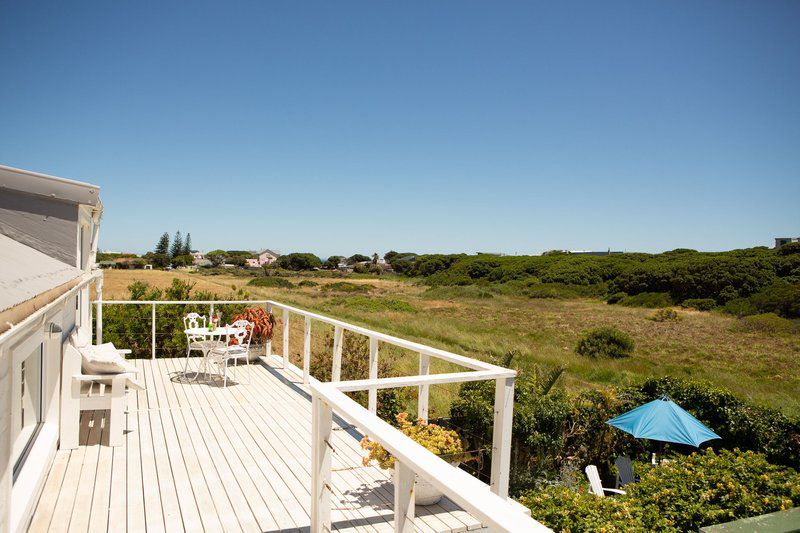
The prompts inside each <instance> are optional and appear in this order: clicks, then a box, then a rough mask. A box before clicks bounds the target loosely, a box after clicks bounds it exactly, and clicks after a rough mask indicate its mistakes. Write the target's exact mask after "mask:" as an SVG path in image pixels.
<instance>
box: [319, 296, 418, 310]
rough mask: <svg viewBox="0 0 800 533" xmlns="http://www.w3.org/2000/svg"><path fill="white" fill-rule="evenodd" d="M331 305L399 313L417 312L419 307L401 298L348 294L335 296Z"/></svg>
mask: <svg viewBox="0 0 800 533" xmlns="http://www.w3.org/2000/svg"><path fill="white" fill-rule="evenodd" d="M329 305H338V306H342V307H346V308H348V309H357V310H359V311H366V312H369V313H379V312H382V311H395V312H399V313H415V312H416V311H417V309H416V308H415V307H414V306H413V305H411V304H410V303H408V302H407V301H405V300H401V299H399V298H370V297H369V296H360V295H356V296H348V297H344V298H335V299H333V300H331V301H330V302H329Z"/></svg>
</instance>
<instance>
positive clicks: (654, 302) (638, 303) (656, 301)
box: [619, 292, 674, 309]
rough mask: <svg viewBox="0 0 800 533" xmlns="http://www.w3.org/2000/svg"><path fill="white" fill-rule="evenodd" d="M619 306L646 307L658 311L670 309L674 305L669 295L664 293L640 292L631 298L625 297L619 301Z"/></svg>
mask: <svg viewBox="0 0 800 533" xmlns="http://www.w3.org/2000/svg"><path fill="white" fill-rule="evenodd" d="M619 304H620V305H624V306H626V307H648V308H650V309H658V308H659V307H670V306H672V305H673V304H674V302H673V301H672V298H671V297H670V295H669V294H667V293H665V292H640V293H639V294H635V295H633V296H627V297H625V298H623V299H622V300H620V301H619Z"/></svg>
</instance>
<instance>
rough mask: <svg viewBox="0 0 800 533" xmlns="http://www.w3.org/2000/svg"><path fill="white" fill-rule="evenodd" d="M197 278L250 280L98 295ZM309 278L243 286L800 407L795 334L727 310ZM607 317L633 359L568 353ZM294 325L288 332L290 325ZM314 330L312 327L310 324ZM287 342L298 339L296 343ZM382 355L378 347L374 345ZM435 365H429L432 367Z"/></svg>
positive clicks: (373, 318)
mask: <svg viewBox="0 0 800 533" xmlns="http://www.w3.org/2000/svg"><path fill="white" fill-rule="evenodd" d="M174 277H180V278H183V279H186V280H189V281H192V282H194V283H196V286H195V289H196V290H206V291H212V292H215V293H218V294H220V295H227V294H229V293H230V292H231V291H232V289H234V288H240V287H245V285H246V283H247V282H248V281H249V279H250V278H247V277H238V276H234V275H219V276H204V275H199V274H193V273H185V272H163V271H142V270H109V271H106V272H105V283H104V298H106V299H112V298H126V297H127V289H126V287H127V286H128V285H129V284H130V283H131V282H132V281H134V280H142V281H146V282H148V283H151V284H152V285H155V286H159V287H165V286H167V285H169V284H170V283H171V280H172V278H174ZM288 279H290V280H291V281H292V282H293V283H297V282H299V281H300V280H312V281H314V282H315V283H317V284H318V285H317V286H313V287H295V288H290V289H280V288H261V287H245V288H246V290H247V291H248V292H249V294H250V295H251V296H252V297H254V298H258V299H262V298H271V299H274V300H277V301H281V302H285V303H289V304H293V305H297V306H299V307H303V308H305V309H309V310H314V311H317V312H320V313H323V314H326V315H329V316H335V317H337V318H341V319H344V320H347V321H349V322H353V323H356V324H360V325H364V326H368V327H370V328H372V329H376V330H378V331H383V332H387V333H390V334H393V335H397V336H400V337H404V338H408V339H412V340H415V341H419V342H423V343H426V344H429V345H431V346H436V347H439V348H443V349H447V350H450V351H453V352H456V353H461V354H465V355H469V356H472V357H476V358H483V359H488V358H492V357H499V356H502V355H503V354H505V353H506V352H508V351H509V350H518V351H519V352H520V353H521V354H522V358H521V360H520V366H522V367H523V368H524V367H530V366H531V365H534V364H540V365H547V366H550V367H552V366H556V365H563V366H565V367H566V372H565V377H564V378H562V380H563V381H562V384H564V385H565V386H566V387H567V388H569V389H572V390H576V389H580V388H584V387H596V386H601V385H612V384H613V385H625V384H629V383H632V382H635V381H638V380H641V379H643V378H645V377H650V376H664V375H672V376H677V377H685V378H697V379H703V380H708V381H711V382H714V383H717V384H719V385H722V386H724V387H726V388H729V389H731V390H732V391H734V392H735V393H736V394H738V395H739V396H741V397H743V398H746V399H749V400H751V401H753V402H756V403H759V404H763V405H769V406H772V407H777V408H780V409H782V410H784V411H785V412H786V413H787V414H793V415H797V414H800V394H798V391H799V390H800V370H798V365H797V361H798V357H799V356H800V335H791V334H788V335H787V334H783V335H779V334H770V333H764V332H742V331H741V330H740V329H739V328H737V320H738V319H736V318H733V317H730V316H726V315H722V314H718V313H709V312H695V311H688V310H683V309H678V312H679V313H680V315H681V318H682V319H681V320H680V321H678V322H655V321H653V320H651V319H650V318H651V317H652V316H653V314H654V311H653V310H651V309H640V308H628V307H621V306H615V305H607V304H605V303H603V302H601V301H598V300H591V299H576V300H556V299H530V298H527V297H519V296H511V295H499V294H494V295H491V294H487V293H485V292H482V291H480V290H476V288H475V287H467V288H459V287H454V288H447V289H435V290H432V291H428V290H426V287H424V286H419V285H416V284H413V283H410V282H407V281H403V280H398V279H376V278H370V279H348V280H346V281H347V282H349V283H353V284H368V285H371V286H372V287H371V288H369V290H368V291H366V292H359V293H343V292H340V291H335V290H323V287H324V285H325V284H329V283H332V282H336V281H342V280H335V279H330V278H313V277H311V278H310V277H302V278H299V277H298V278H288ZM294 322H295V323H294V324H292V331H293V334H292V339H293V342H292V346H291V351H292V352H293V353H299V350H300V342H301V338H302V334H301V333H300V327H301V324H300V321H299V320H297V321H294ZM601 325H614V326H617V327H619V328H620V329H623V330H625V331H627V332H629V333H630V334H631V335H632V336H633V337H634V339H635V341H636V350H635V353H634V355H633V356H632V357H630V358H627V359H621V360H591V359H586V358H583V357H580V356H578V355H576V354H575V345H576V343H577V339H578V337H579V335H580V333H581V332H582V331H585V330H586V329H589V328H591V327H595V326H601ZM295 328H297V332H296V333H295V332H294V330H295ZM315 336H316V332H315ZM295 340H296V341H297V342H295ZM382 353H383V352H382ZM391 357H392V358H393V360H394V365H395V366H396V367H398V371H412V370H413V369H414V367H415V365H416V357H415V356H414V354H406V355H405V356H404V354H401V353H391ZM435 370H436V369H435ZM450 394H452V390H450V391H442V392H441V393H437V395H436V399H435V400H434V408H436V409H437V410H443V409H445V408H446V406H447V403H448V400H447V398H448V397H449V395H450Z"/></svg>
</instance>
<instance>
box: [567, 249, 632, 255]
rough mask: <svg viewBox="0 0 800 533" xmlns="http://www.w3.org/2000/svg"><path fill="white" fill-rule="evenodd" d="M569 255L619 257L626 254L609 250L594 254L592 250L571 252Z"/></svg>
mask: <svg viewBox="0 0 800 533" xmlns="http://www.w3.org/2000/svg"><path fill="white" fill-rule="evenodd" d="M568 253H570V254H574V255H617V254H622V253H625V252H615V251H612V250H611V249H608V250H605V251H600V252H594V251H591V250H570V251H569V252H568Z"/></svg>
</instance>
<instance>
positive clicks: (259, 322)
mask: <svg viewBox="0 0 800 533" xmlns="http://www.w3.org/2000/svg"><path fill="white" fill-rule="evenodd" d="M237 320H247V321H248V322H250V323H251V324H252V328H253V338H252V339H251V340H250V342H251V343H256V344H258V345H263V344H264V343H265V342H267V341H268V340H270V339H272V333H273V332H274V330H275V317H274V316H273V315H272V313H267V311H266V310H264V308H262V307H248V308H246V309H245V310H244V311H242V312H241V313H239V314H237V315H234V316H233V317H232V318H231V322H232V323H233V322H236V321H237ZM256 353H257V352H256V351H255V350H250V360H251V361H253V360H255V359H257V358H258V355H255V354H256Z"/></svg>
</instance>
